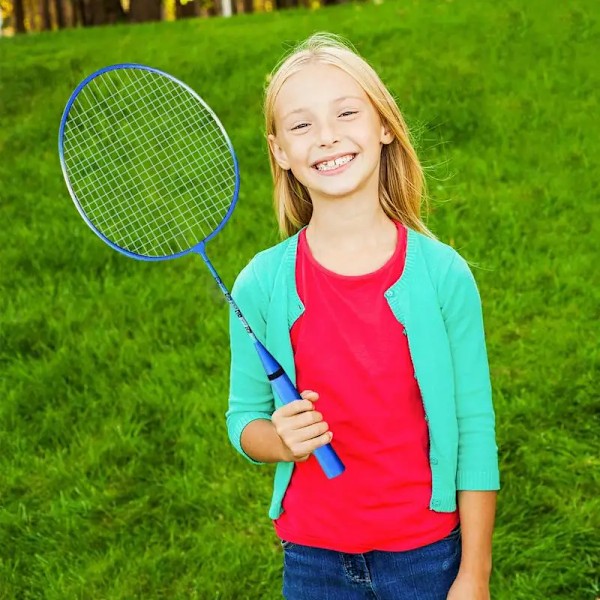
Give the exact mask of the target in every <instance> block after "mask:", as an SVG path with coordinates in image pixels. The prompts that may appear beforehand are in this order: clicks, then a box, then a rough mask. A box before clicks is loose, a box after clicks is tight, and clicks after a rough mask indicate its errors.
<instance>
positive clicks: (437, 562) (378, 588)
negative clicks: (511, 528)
mask: <svg viewBox="0 0 600 600" xmlns="http://www.w3.org/2000/svg"><path fill="white" fill-rule="evenodd" d="M282 545H283V548H284V560H283V596H284V598H285V599H286V600H446V596H447V595H448V590H449V589H450V587H451V586H452V583H453V582H454V579H455V578H456V575H457V573H458V567H459V565H460V558H461V536H460V525H458V526H457V527H456V529H454V530H453V531H452V532H451V533H450V535H449V536H448V537H446V538H444V539H443V540H440V541H439V542H434V543H433V544H428V545H427V546H423V547H422V548H417V549H415V550H408V551H406V552H382V551H379V550H373V551H371V552H365V553H364V554H346V553H344V552H334V551H333V550H323V549H321V548H311V547H309V546H301V545H299V544H291V543H289V542H285V541H284V542H282Z"/></svg>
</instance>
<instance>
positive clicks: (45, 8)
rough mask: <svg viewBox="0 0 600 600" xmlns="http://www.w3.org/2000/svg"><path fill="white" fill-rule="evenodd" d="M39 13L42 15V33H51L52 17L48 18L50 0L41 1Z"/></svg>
mask: <svg viewBox="0 0 600 600" xmlns="http://www.w3.org/2000/svg"><path fill="white" fill-rule="evenodd" d="M40 12H41V14H42V29H43V30H44V31H51V30H52V17H51V16H50V0H41V2H40Z"/></svg>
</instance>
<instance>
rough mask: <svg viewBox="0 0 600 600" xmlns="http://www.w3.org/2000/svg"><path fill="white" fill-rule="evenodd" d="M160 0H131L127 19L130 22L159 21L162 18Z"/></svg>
mask: <svg viewBox="0 0 600 600" xmlns="http://www.w3.org/2000/svg"><path fill="white" fill-rule="evenodd" d="M161 8H162V7H161V0H131V4H130V6H129V20H130V21H131V22H132V23H142V22H144V21H160V20H161V18H162V10H161Z"/></svg>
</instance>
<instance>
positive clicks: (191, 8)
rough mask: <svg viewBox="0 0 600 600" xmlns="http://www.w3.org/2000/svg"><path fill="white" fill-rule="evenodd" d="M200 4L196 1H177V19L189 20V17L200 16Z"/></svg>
mask: <svg viewBox="0 0 600 600" xmlns="http://www.w3.org/2000/svg"><path fill="white" fill-rule="evenodd" d="M198 8H199V3H198V2H196V0H187V2H186V1H185V0H176V2H175V18H176V19H187V18H189V17H196V16H198Z"/></svg>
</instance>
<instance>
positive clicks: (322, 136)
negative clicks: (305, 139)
mask: <svg viewBox="0 0 600 600" xmlns="http://www.w3.org/2000/svg"><path fill="white" fill-rule="evenodd" d="M318 142H319V146H321V147H325V146H333V145H334V144H336V143H337V142H339V137H338V133H337V132H336V130H335V127H334V126H333V124H332V123H329V122H323V123H321V124H320V126H319V133H318Z"/></svg>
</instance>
